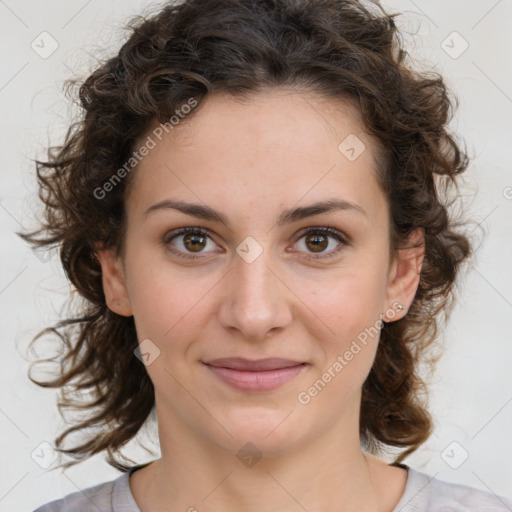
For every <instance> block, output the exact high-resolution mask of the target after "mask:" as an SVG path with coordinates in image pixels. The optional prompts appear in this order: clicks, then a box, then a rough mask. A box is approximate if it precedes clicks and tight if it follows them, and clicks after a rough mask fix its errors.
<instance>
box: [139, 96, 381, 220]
mask: <svg viewBox="0 0 512 512" xmlns="http://www.w3.org/2000/svg"><path fill="white" fill-rule="evenodd" d="M184 117H185V119H184V120H183V121H181V122H178V123H177V124H173V125H171V126H172V128H170V127H168V128H167V130H165V131H163V133H160V132H162V130H160V131H159V132H157V133H159V137H158V138H156V137H155V135H154V134H155V129H158V126H159V123H157V122H156V121H154V122H153V124H152V126H151V127H150V128H149V129H148V130H147V132H146V133H145V134H144V136H143V137H141V138H140V140H139V146H140V145H141V144H144V143H145V141H147V140H148V137H151V138H152V139H154V140H155V142H156V144H155V145H154V147H153V148H152V149H151V150H150V151H149V152H148V154H147V155H146V156H145V157H144V158H143V159H142V161H141V162H140V163H139V164H138V166H137V169H136V170H135V172H134V176H132V180H133V182H132V186H131V187H130V196H133V197H132V202H135V203H136V204H137V206H138V207H139V208H142V207H144V206H146V207H148V206H150V204H149V203H150V202H151V203H154V202H158V201H161V200H165V199H166V198H167V197H170V196H172V197H177V196H179V197H183V196H186V198H188V199H190V200H192V199H194V200H195V202H197V200H198V199H200V200H204V202H205V203H208V204H212V203H214V204H216V206H223V207H225V208H224V209H225V210H226V211H227V210H228V209H229V205H227V204H226V200H229V204H230V205H231V204H233V205H234V204H235V203H237V205H238V206H240V207H242V208H243V205H244V199H245V204H247V203H248V202H250V203H251V204H252V205H253V206H257V207H260V208H266V207H269V206H270V204H271V202H272V203H273V202H277V203H278V204H280V205H285V204H286V205H290V204H291V203H297V202H298V201H300V200H301V198H303V197H304V199H305V200H306V199H307V200H308V202H312V201H314V200H318V199H321V198H322V197H324V196H325V195H326V194H328V195H329V196H330V197H332V196H333V194H334V195H339V196H340V197H341V198H343V199H346V200H349V201H353V202H359V203H363V204H366V206H367V207H368V209H370V210H371V209H375V208H377V207H378V206H379V204H378V201H377V202H376V201H375V197H374V196H375V195H378V194H379V193H380V187H379V185H378V182H377V179H376V172H375V171H376V152H377V145H376V143H375V141H374V140H372V139H371V138H370V137H369V136H368V134H366V133H365V131H364V126H363V123H362V120H361V116H360V113H359V111H358V109H357V108H356V107H355V105H354V104H353V103H349V102H346V101H339V100H336V101H334V100H330V99H326V98H323V97H320V96H318V95H315V94H312V93H299V92H296V91H293V90H272V91H266V92H263V93H257V94H254V95H252V96H250V97H248V98H245V99H243V100H242V99H237V98H234V97H233V96H230V95H227V94H220V93H215V94H213V95H210V96H208V97H207V98H206V99H205V100H203V101H202V102H201V104H200V105H198V106H197V107H195V111H194V112H193V114H192V115H191V116H190V117H189V118H186V116H184ZM159 139H161V140H159ZM381 195H382V194H381ZM305 196H308V197H307V198H306V197H305ZM207 199H208V200H207ZM380 199H382V197H381V198H380ZM233 214H235V211H233Z"/></svg>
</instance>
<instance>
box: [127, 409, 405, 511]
mask: <svg viewBox="0 0 512 512" xmlns="http://www.w3.org/2000/svg"><path fill="white" fill-rule="evenodd" d="M161 421H162V418H161V417H159V427H160V431H163V432H172V433H173V434H172V435H170V436H166V437H165V439H161V447H162V458H161V459H159V460H158V461H155V462H153V463H152V464H150V465H149V466H148V467H147V468H144V469H143V470H139V471H138V472H136V473H135V474H134V476H135V475H137V473H142V472H143V471H145V472H146V476H145V479H144V481H143V478H142V475H139V476H140V477H138V479H139V480H140V482H139V486H138V488H139V489H141V492H139V493H138V495H137V493H136V492H135V491H134V495H135V497H136V499H137V501H138V502H139V504H140V508H141V510H142V512H146V510H151V511H152V512H153V511H155V512H156V511H160V510H162V511H163V510H166V511H169V505H170V504H172V507H173V508H172V509H171V510H187V511H188V510H190V511H192V512H193V511H195V510H197V511H200V512H209V511H212V512H213V511H217V510H225V511H231V510H233V511H234V510H237V511H240V510H243V511H244V512H260V511H261V510H262V509H263V510H265V509H267V510H279V511H280V512H292V511H293V512H296V511H297V510H300V509H302V510H324V511H329V512H330V511H336V512H348V511H351V512H354V511H357V512H365V511H368V512H370V511H372V512H376V511H381V510H382V511H388V510H392V508H393V506H394V505H395V504H396V503H397V502H398V499H399V497H400V496H401V494H402V493H403V490H404V488H405V479H403V480H402V482H401V484H400V485H399V484H398V480H397V479H395V480H394V481H393V483H392V484H391V485H390V479H389V477H390V471H391V472H392V473H393V475H394V476H398V474H397V472H402V473H405V472H404V470H402V469H399V468H391V467H390V466H388V465H387V464H386V463H385V462H384V461H382V460H380V459H378V458H376V457H374V456H372V455H369V454H365V453H364V452H362V450H361V448H360V441H359V433H358V431H357V428H354V429H352V430H351V431H347V429H346V428H345V429H340V425H333V427H332V429H331V430H332V431H326V433H325V435H323V436H322V437H318V438H315V439H312V440H311V441H310V442H307V443H302V444H301V445H300V446H298V447H296V448H295V449H293V450H288V451H286V452H283V453H278V452H276V451H273V452H269V454H262V453H261V452H260V453H256V452H255V449H254V448H253V449H252V453H251V449H250V448H249V449H246V450H245V452H244V453H242V454H239V456H237V454H236V453H233V451H229V450H226V449H224V448H222V447H220V446H218V445H216V444H213V443H208V442H207V441H205V439H204V437H202V436H199V435H197V436H194V435H193V434H191V430H190V429H186V428H184V429H183V432H180V429H179V424H175V423H174V422H172V421H171V423H173V425H172V426H171V425H169V424H168V423H167V424H166V425H165V428H162V425H161V424H160V422H161ZM355 424H356V426H357V423H355ZM343 431H344V432H345V435H340V434H339V432H343ZM333 432H337V435H333ZM185 433H186V434H185ZM244 444H245V443H240V446H243V445H244ZM260 455H261V458H258V457H259V456H260ZM251 457H252V458H251ZM132 478H133V477H132ZM133 487H134V489H135V486H133ZM146 507H147V508H146Z"/></svg>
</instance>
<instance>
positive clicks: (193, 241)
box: [183, 233, 206, 252]
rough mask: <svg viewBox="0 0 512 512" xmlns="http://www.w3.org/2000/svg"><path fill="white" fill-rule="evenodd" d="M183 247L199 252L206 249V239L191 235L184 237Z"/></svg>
mask: <svg viewBox="0 0 512 512" xmlns="http://www.w3.org/2000/svg"><path fill="white" fill-rule="evenodd" d="M183 245H184V246H185V247H186V248H187V250H189V251H192V252H199V251H201V250H202V249H204V246H205V245H206V237H205V236H204V235H198V234H192V233H189V234H187V235H185V236H184V237H183Z"/></svg>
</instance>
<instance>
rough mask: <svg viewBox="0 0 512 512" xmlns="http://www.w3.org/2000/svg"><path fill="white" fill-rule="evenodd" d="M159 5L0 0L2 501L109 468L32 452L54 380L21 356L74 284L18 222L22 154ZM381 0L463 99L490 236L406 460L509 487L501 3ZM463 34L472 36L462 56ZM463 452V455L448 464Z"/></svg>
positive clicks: (475, 191) (32, 501) (506, 45)
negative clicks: (79, 80) (43, 381)
mask: <svg viewBox="0 0 512 512" xmlns="http://www.w3.org/2000/svg"><path fill="white" fill-rule="evenodd" d="M156 5H158V4H156V3H152V4H150V3H148V2H146V1H143V0H130V1H126V0H110V1H99V0H89V1H86V0H80V1H78V0H73V1H67V2H57V1H56V0H53V1H48V0H45V1H28V0H21V1H14V0H0V37H1V48H0V51H1V68H0V105H1V118H0V119H1V123H2V137H1V138H0V155H1V156H2V158H1V166H0V169H1V174H0V180H1V185H0V229H1V236H2V250H1V252H0V259H1V266H0V268H1V275H0V307H1V312H2V316H1V321H2V327H1V333H2V338H1V343H2V345H1V347H2V357H1V358H0V365H1V366H0V376H1V379H2V386H1V404H0V432H1V435H0V446H1V453H2V469H1V478H0V511H3V512H22V511H23V512H26V511H31V510H33V509H35V508H36V507H37V506H38V505H40V504H42V503H45V502H47V501H50V500H53V499H56V498H59V497H62V496H64V495H65V494H68V493H70V492H75V491H77V490H78V489H84V488H86V487H88V486H91V485H94V484H96V483H99V482H103V481H106V480H110V479H114V478H116V477H117V476H119V474H120V473H118V472H117V471H115V470H114V469H112V468H110V467H109V466H108V465H107V464H106V463H105V462H104V461H103V460H102V457H98V456H97V457H94V458H92V459H91V460H89V461H87V462H84V463H82V464H79V465H78V466H75V467H74V468H71V469H69V470H67V471H65V472H64V473H62V471H61V470H56V471H50V470H49V469H48V470H46V469H43V468H41V467H40V466H39V465H38V464H37V463H36V462H35V460H34V459H36V460H37V456H34V459H33V458H32V457H31V454H32V453H33V452H34V450H35V452H34V453H35V454H39V459H38V460H39V461H41V462H42V463H43V465H44V464H45V462H47V461H48V460H51V456H52V454H51V450H47V451H45V449H44V446H45V445H42V446H40V443H42V442H45V441H46V442H49V443H52V442H53V440H54V438H55V437H56V434H57V431H59V432H60V431H61V430H62V427H63V426H64V424H63V422H62V420H61V419H60V417H59V415H58V413H57V409H56V404H55V392H54V391H51V390H44V389H42V388H38V387H37V386H35V385H34V384H32V383H31V382H30V381H29V380H28V378H27V368H28V363H27V362H26V360H25V358H24V354H26V347H27V345H28V343H29V341H30V340H31V338H32V337H33V335H35V334H36V333H37V332H38V331H39V330H40V329H41V328H42V327H43V326H46V325H48V324H50V323H51V322H54V321H55V320H56V319H57V318H58V317H59V314H58V311H59V307H60V306H61V305H62V304H63V302H64V301H65V299H66V297H67V294H68V292H69V286H68V284H67V282H66V280H65V279H64V276H63V274H62V271H61V269H60V268H59V262H58V258H57V257H55V256H54V257H53V258H52V259H50V260H49V261H45V260H44V258H42V257H41V256H40V257H37V256H36V255H35V254H34V253H33V252H32V251H31V250H30V249H29V248H28V247H27V246H26V245H25V244H24V242H23V241H22V240H21V239H19V238H18V237H17V236H16V235H15V233H14V232H15V231H16V230H18V229H20V228H21V227H22V226H23V227H30V226H33V224H32V222H33V219H34V218H35V215H37V213H35V212H37V207H38V205H37V203H36V200H35V194H36V190H35V182H34V174H33V165H32V163H31V162H30V158H33V157H35V156H36V155H38V156H39V157H43V156H44V153H43V152H42V151H43V150H44V147H45V145H47V143H48V140H50V141H51V142H52V143H53V144H57V143H60V142H61V137H62V135H63V134H64V131H65V129H66V126H67V122H68V116H69V115H70V114H71V113H72V109H71V108H70V106H69V105H68V104H67V102H66V100H65V98H64V95H63V93H62V82H63V80H64V79H66V78H69V77H71V76H72V75H73V73H78V74H79V75H81V76H83V75H84V73H85V72H86V71H87V70H88V69H93V67H94V65H95V60H94V57H93V56H97V57H102V56H107V55H109V54H111V53H113V52H115V51H117V49H118V48H119V46H120V41H121V40H122V38H123V37H124V35H125V33H124V32H123V31H122V26H123V25H124V22H125V21H126V20H127V18H128V17H130V16H132V15H135V14H139V13H141V12H148V9H149V6H156ZM384 5H385V6H386V7H387V8H389V9H390V10H391V11H402V12H405V14H404V16H402V17H401V18H400V19H399V26H400V27H401V28H404V29H406V30H407V31H408V32H409V35H407V36H406V41H407V42H408V47H409V49H410V50H411V51H412V52H413V54H414V55H415V56H416V57H418V58H420V59H428V60H429V61H430V64H432V65H435V67H436V68H437V69H438V70H439V71H441V73H442V74H444V76H445V77H446V79H447V82H448V84H449V85H450V87H451V88H452V89H453V90H454V91H455V92H456V94H457V95H458V97H459V99H460V107H459V110H458V111H457V114H456V118H455V119H454V121H453V123H452V128H453V130H454V131H456V132H459V133H461V134H462V135H463V136H464V137H465V139H466V141H467V144H468V148H469V150H470V152H471V154H472V155H473V156H474V161H473V163H472V164H471V167H470V169H469V171H468V172H467V173H466V174H467V178H466V184H465V186H464V197H465V202H466V207H467V208H468V209H469V212H468V213H469V214H470V215H471V217H472V218H473V219H474V221H475V223H480V227H481V228H482V229H483V230H484V232H485V233H486V235H485V238H484V240H483V243H482V246H481V249H480V251H479V253H478V257H477V258H476V260H475V263H474V265H473V268H471V269H470V270H469V272H468V273H467V274H466V276H465V278H464V279H462V280H461V281H460V293H459V299H458V303H457V305H456V307H455V310H454V313H453V315H452V319H451V321H450V323H449V325H448V326H447V327H446V328H445V329H443V332H442V334H443V340H444V343H445V353H444V356H443V358H442V359H441V362H440V363H439V365H438V370H437V372H436V374H435V376H434V378H433V381H432V384H431V387H430V389H431V392H430V396H431V400H430V403H431V410H432V412H433V414H434V418H435V422H436V429H435V432H434V434H433V435H432V437H431V439H430V440H429V441H428V442H427V443H426V444H425V445H424V446H423V447H422V448H421V449H420V450H419V451H418V452H417V453H416V454H414V455H413V456H411V457H409V459H407V460H406V462H407V463H408V464H410V465H411V466H412V467H414V468H416V469H418V470H420V471H424V472H427V473H430V474H431V475H432V476H436V477H437V478H440V479H443V480H448V481H452V482H459V483H464V484H467V485H471V486H474V487H478V488H481V489H485V490H488V491H491V492H495V493H497V494H501V495H507V496H512V464H511V462H510V461H511V460H512V436H511V435H510V433H511V432H512V429H511V426H512V380H511V371H510V366H511V361H512V342H511V335H510V324H509V321H510V318H511V316H512V242H511V234H512V231H511V225H512V222H511V220H512V170H511V169H512V167H511V154H512V153H511V151H510V146H511V143H512V137H511V135H512V134H511V131H512V128H511V127H512V99H511V98H512V71H511V69H512V68H511V66H510V48H511V47H512V29H511V28H512V27H511V21H510V20H512V2H511V0H500V1H496V0H492V1H491V0H489V1H486V0H480V1H475V0H473V1H468V0H458V1H452V2H447V1H444V0H435V1H434V0H429V1H427V0H416V1H412V0H399V1H390V0H389V1H386V2H385V3H384ZM454 31H456V32H458V34H460V36H459V35H457V34H453V32H454ZM42 32H48V33H49V34H50V35H51V38H53V40H55V41H56V43H57V44H58V48H57V49H56V50H55V51H54V53H52V54H51V55H49V56H48V55H46V54H45V53H44V52H49V51H50V50H51V45H52V44H55V43H52V40H51V39H50V38H49V37H48V36H46V35H43V36H41V35H40V34H41V33H42ZM462 38H463V39H462ZM33 41H34V43H33V44H34V46H35V47H36V48H38V50H37V51H38V52H39V53H37V52H36V51H35V50H34V49H33V48H32V47H31V44H32V42H33ZM443 41H444V42H443ZM464 41H467V44H468V45H469V47H468V48H467V50H466V51H464V52H463V53H461V50H462V49H463V48H464V45H465V43H464ZM36 45H38V46H36ZM102 48H104V50H101V49H102ZM445 50H446V51H445ZM447 52H449V53H451V54H452V55H451V56H450V55H449V54H448V53H447ZM459 53H461V54H460V55H458V54H459ZM91 55H92V56H91ZM43 57H45V58H43ZM454 57H457V58H454ZM478 232H479V229H475V230H474V233H473V234H476V233H478ZM153 435H154V433H153ZM131 446H132V447H133V450H128V451H127V453H128V454H133V455H134V456H138V457H139V458H138V461H139V462H142V461H146V460H151V456H148V455H147V454H144V452H142V451H141V450H137V449H136V447H135V446H134V443H132V445H131ZM466 453H467V455H468V458H467V460H465V461H464V462H463V463H462V464H461V465H460V466H459V467H458V468H457V469H454V467H455V466H457V465H458V464H460V463H461V461H462V460H463V458H464V457H465V456H466Z"/></svg>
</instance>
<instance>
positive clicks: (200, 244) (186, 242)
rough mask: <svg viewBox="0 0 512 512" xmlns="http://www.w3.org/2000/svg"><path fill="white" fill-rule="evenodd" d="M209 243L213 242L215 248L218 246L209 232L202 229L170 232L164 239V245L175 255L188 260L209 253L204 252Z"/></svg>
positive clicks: (182, 229) (194, 228)
mask: <svg viewBox="0 0 512 512" xmlns="http://www.w3.org/2000/svg"><path fill="white" fill-rule="evenodd" d="M174 240H176V242H174ZM208 242H211V243H212V244H213V245H214V246H216V245H217V244H215V242H214V241H213V240H212V238H211V237H210V235H209V234H208V232H207V231H205V230H204V229H202V228H200V227H190V228H181V229H177V230H174V231H170V232H169V233H167V234H166V235H165V236H164V238H163V243H164V245H165V246H167V247H168V248H169V250H170V251H171V252H172V253H173V254H176V255H177V256H179V257H182V258H188V259H195V258H200V257H202V256H201V255H203V254H204V253H205V252H209V251H204V250H203V249H205V248H206V247H208ZM173 247H176V249H173ZM212 249H214V248H212ZM215 252H216V251H215ZM194 253H195V254H199V256H194Z"/></svg>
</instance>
